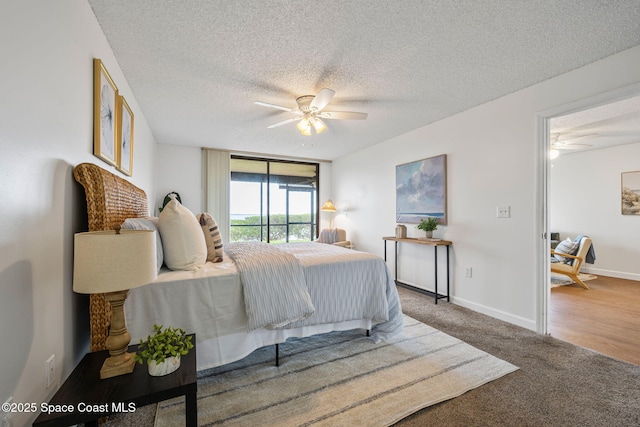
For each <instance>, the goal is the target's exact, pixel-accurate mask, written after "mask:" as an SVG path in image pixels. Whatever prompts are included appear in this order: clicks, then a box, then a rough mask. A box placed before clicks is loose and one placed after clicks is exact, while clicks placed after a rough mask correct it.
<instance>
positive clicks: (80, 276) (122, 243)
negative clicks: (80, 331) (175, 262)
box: [73, 230, 157, 294]
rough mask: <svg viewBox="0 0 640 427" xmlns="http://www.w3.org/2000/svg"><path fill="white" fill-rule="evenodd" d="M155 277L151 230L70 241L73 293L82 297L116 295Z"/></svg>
mask: <svg viewBox="0 0 640 427" xmlns="http://www.w3.org/2000/svg"><path fill="white" fill-rule="evenodd" d="M156 277H157V259H156V234H155V231H153V230H121V231H120V233H119V234H116V232H115V231H113V230H112V231H92V232H88V233H77V234H76V235H75V237H74V264H73V290H74V291H75V292H78V293H83V294H97V293H106V292H117V291H123V290H126V289H132V288H137V287H138V286H142V285H146V284H147V283H149V282H151V281H152V280H154V279H155V278H156Z"/></svg>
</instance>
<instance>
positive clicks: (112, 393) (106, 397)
mask: <svg viewBox="0 0 640 427" xmlns="http://www.w3.org/2000/svg"><path fill="white" fill-rule="evenodd" d="M191 336H192V337H193V338H192V342H193V348H192V349H191V350H190V351H189V354H187V355H186V356H182V357H181V360H180V368H179V369H178V370H177V371H175V372H173V373H171V374H169V375H165V376H162V377H152V376H151V375H149V373H148V372H147V365H146V364H143V365H138V364H136V366H135V369H134V370H133V372H132V373H130V374H125V375H120V376H117V377H113V378H107V379H104V380H101V379H100V367H101V366H102V363H103V362H104V360H105V358H106V357H107V356H108V355H109V352H108V351H107V350H104V351H98V352H94V353H87V354H86V355H85V356H84V358H83V359H82V360H81V361H80V363H79V364H78V366H76V368H75V369H74V370H73V372H72V373H71V375H69V378H67V380H66V381H65V382H64V384H62V387H60V389H59V390H58V392H57V393H56V394H55V395H54V396H53V398H52V399H51V400H50V401H49V405H67V406H66V407H64V408H65V411H62V410H61V411H56V412H52V413H50V414H47V413H41V414H40V415H39V416H38V418H37V419H36V421H35V422H34V423H33V425H34V426H70V425H74V424H78V423H85V425H87V426H97V425H98V419H100V418H103V417H105V416H108V415H110V414H113V413H119V412H133V411H134V410H135V409H136V408H139V407H141V406H145V405H149V404H151V403H156V402H160V401H162V400H167V399H171V398H174V397H177V396H182V395H184V396H185V409H186V411H185V412H186V414H185V415H186V425H187V426H189V427H191V426H193V427H195V426H196V425H197V418H198V407H197V384H196V381H197V376H196V338H195V334H192V335H191ZM137 349H138V346H137V345H134V346H131V347H129V352H135V351H137ZM71 407H72V409H73V410H71V411H69V412H67V410H68V409H70V408H71ZM60 408H63V407H60Z"/></svg>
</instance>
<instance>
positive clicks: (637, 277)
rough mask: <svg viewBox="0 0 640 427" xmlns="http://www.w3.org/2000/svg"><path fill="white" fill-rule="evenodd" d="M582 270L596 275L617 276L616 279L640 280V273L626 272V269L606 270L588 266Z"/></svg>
mask: <svg viewBox="0 0 640 427" xmlns="http://www.w3.org/2000/svg"><path fill="white" fill-rule="evenodd" d="M580 272H581V273H589V274H595V275H596V276H607V277H615V278H616V279H627V280H637V281H640V274H636V273H625V272H624V271H614V270H604V269H601V268H593V267H586V268H581V269H580Z"/></svg>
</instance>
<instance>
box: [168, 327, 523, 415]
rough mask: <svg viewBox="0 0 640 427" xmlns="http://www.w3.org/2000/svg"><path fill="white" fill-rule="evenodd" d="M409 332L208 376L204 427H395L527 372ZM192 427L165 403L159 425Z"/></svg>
mask: <svg viewBox="0 0 640 427" xmlns="http://www.w3.org/2000/svg"><path fill="white" fill-rule="evenodd" d="M404 320H405V326H404V331H403V332H402V333H401V334H400V335H398V336H396V337H395V338H394V339H393V340H391V341H390V342H384V343H379V344H374V343H373V342H372V341H371V340H370V339H369V338H366V337H364V336H363V333H362V331H347V332H333V333H329V334H324V335H319V336H314V337H310V338H304V339H289V340H288V341H287V342H286V343H284V344H281V345H280V354H281V364H280V367H276V366H274V349H273V347H270V348H269V347H268V348H263V349H260V350H258V351H256V352H254V353H253V354H251V355H250V356H248V357H247V358H245V359H243V360H241V361H239V362H236V363H233V364H230V365H225V366H221V367H219V368H214V369H209V370H206V371H202V372H200V373H199V377H198V425H199V426H209V425H218V424H223V425H225V426H227V425H231V426H257V425H259V426H279V427H282V426H339V425H349V426H367V427H370V426H388V425H391V424H393V423H395V422H397V421H399V420H400V419H402V418H404V417H406V416H408V415H410V414H412V413H414V412H416V411H418V410H420V409H422V408H425V407H427V406H430V405H433V404H436V403H438V402H442V401H444V400H447V399H451V398H453V397H456V396H459V395H461V394H463V393H465V392H467V391H469V390H471V389H474V388H476V387H479V386H481V385H483V384H486V383H488V382H490V381H493V380H495V379H497V378H500V377H502V376H503V375H506V374H508V373H510V372H513V371H515V370H517V369H518V368H517V367H515V366H513V365H511V364H510V363H508V362H505V361H503V360H500V359H498V358H496V357H493V356H491V355H490V354H487V353H485V352H483V351H480V350H478V349H477V348H475V347H472V346H470V345H468V344H466V343H464V342H463V341H460V340H458V339H456V338H453V337H451V336H449V335H447V334H445V333H443V332H440V331H438V330H437V329H434V328H432V327H430V326H427V325H425V324H423V323H420V322H418V321H417V320H414V319H412V318H410V317H408V316H405V319H404ZM183 423H184V401H183V399H182V398H178V399H172V400H168V401H164V402H161V403H160V404H159V405H158V410H157V414H156V426H157V427H165V426H172V427H173V426H176V425H183Z"/></svg>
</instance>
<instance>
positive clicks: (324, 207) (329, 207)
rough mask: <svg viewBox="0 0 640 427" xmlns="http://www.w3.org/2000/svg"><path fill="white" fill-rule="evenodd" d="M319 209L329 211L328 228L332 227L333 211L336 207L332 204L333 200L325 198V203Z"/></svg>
mask: <svg viewBox="0 0 640 427" xmlns="http://www.w3.org/2000/svg"><path fill="white" fill-rule="evenodd" d="M320 210H321V211H323V212H331V216H330V217H329V228H333V213H334V212H335V211H336V207H335V206H334V205H333V200H331V199H329V200H327V203H325V204H324V205H322V207H321V208H320Z"/></svg>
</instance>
